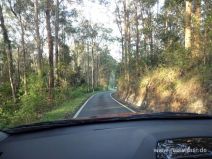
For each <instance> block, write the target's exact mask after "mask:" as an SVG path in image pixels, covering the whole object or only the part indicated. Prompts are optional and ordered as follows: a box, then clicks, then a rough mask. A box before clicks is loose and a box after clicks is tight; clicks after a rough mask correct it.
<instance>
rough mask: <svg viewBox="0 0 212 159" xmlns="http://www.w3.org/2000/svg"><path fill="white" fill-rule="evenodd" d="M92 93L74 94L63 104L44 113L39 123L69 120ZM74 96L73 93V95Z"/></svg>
mask: <svg viewBox="0 0 212 159" xmlns="http://www.w3.org/2000/svg"><path fill="white" fill-rule="evenodd" d="M95 93H96V92H94V93H82V92H80V93H76V94H75V95H74V96H73V97H72V98H71V99H70V100H68V101H66V102H64V103H63V104H61V105H60V106H58V107H55V108H54V109H52V110H51V111H49V112H47V113H45V114H44V115H43V117H42V118H41V121H52V120H59V119H65V118H71V117H72V116H73V115H74V114H75V113H76V111H77V110H78V109H79V108H80V107H81V105H82V104H83V103H84V102H85V101H86V100H87V99H88V98H89V97H90V96H92V95H93V94H95ZM73 94H74V93H73Z"/></svg>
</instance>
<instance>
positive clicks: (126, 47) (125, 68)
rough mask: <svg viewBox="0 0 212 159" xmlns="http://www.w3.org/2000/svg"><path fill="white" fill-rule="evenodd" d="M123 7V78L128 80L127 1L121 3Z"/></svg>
mask: <svg viewBox="0 0 212 159" xmlns="http://www.w3.org/2000/svg"><path fill="white" fill-rule="evenodd" d="M123 5H124V57H125V59H124V64H125V66H124V72H125V73H124V74H125V78H126V79H127V80H128V76H129V75H128V74H129V70H128V58H129V52H128V50H129V49H128V46H129V44H128V43H129V39H128V38H129V30H128V29H129V23H128V20H129V18H128V17H129V15H128V14H129V13H128V9H127V7H128V0H124V2H123Z"/></svg>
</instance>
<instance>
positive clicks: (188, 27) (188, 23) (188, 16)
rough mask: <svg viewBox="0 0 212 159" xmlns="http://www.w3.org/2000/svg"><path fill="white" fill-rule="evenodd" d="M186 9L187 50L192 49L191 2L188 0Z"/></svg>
mask: <svg viewBox="0 0 212 159" xmlns="http://www.w3.org/2000/svg"><path fill="white" fill-rule="evenodd" d="M185 3H186V8H185V48H186V49H190V48H191V8H192V7H191V0H186V2H185Z"/></svg>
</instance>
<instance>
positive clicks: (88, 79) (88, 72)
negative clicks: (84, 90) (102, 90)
mask: <svg viewBox="0 0 212 159" xmlns="http://www.w3.org/2000/svg"><path fill="white" fill-rule="evenodd" d="M89 66H90V60H89V43H87V85H88V92H89V91H90V76H89V75H90V70H89Z"/></svg>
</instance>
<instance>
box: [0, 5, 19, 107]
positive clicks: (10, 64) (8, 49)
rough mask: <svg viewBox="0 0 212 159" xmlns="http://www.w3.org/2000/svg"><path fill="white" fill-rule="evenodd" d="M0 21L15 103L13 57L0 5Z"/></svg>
mask: <svg viewBox="0 0 212 159" xmlns="http://www.w3.org/2000/svg"><path fill="white" fill-rule="evenodd" d="M0 21H1V29H2V34H3V39H4V43H5V45H6V53H7V64H8V73H9V79H10V86H11V91H12V97H13V102H14V103H15V102H16V89H15V73H14V67H13V57H12V47H11V42H10V40H9V37H8V32H7V29H6V27H5V24H4V16H3V11H2V6H1V5H0Z"/></svg>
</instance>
